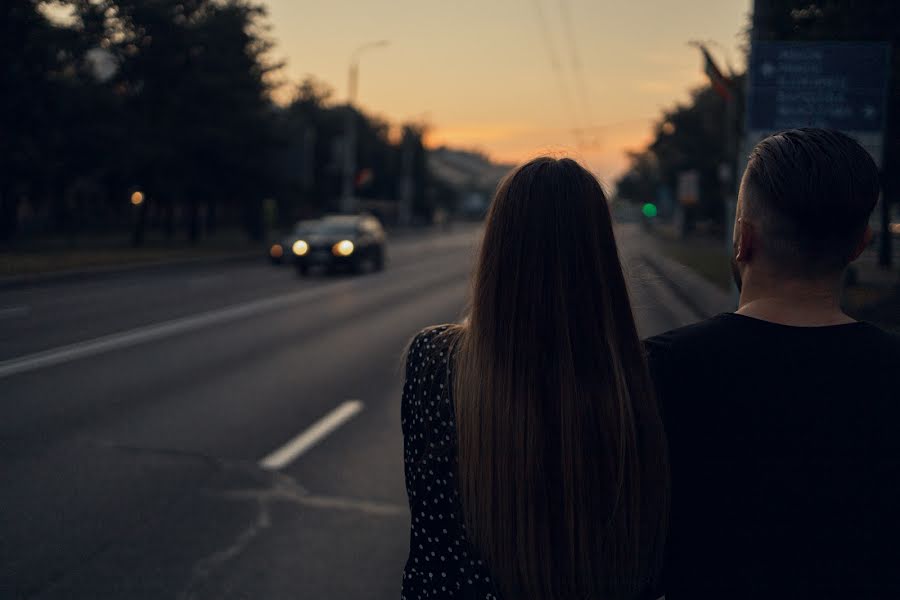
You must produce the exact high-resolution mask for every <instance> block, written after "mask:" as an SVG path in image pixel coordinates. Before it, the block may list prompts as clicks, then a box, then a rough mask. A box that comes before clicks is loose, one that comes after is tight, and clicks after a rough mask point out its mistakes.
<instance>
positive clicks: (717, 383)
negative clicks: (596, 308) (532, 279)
mask: <svg viewBox="0 0 900 600" xmlns="http://www.w3.org/2000/svg"><path fill="white" fill-rule="evenodd" d="M645 343H646V348H647V350H648V357H649V361H650V370H651V374H652V376H653V379H654V381H655V384H656V387H657V393H658V394H659V398H660V404H661V408H662V412H663V419H664V422H665V425H666V434H667V436H668V440H669V450H670V461H671V472H672V505H671V520H670V523H671V525H670V534H669V541H668V544H667V552H666V554H667V559H666V568H665V586H666V598H667V600H680V599H681V598H687V599H690V600H696V599H699V598H737V597H741V598H776V597H791V598H848V599H849V598H854V599H855V598H900V338H898V337H897V336H894V335H891V334H888V333H885V332H884V331H881V330H880V329H878V328H877V327H874V326H872V325H870V324H867V323H852V324H847V325H836V326H830V327H789V326H785V325H778V324H775V323H769V322H767V321H762V320H759V319H754V318H750V317H745V316H741V315H736V314H722V315H719V316H717V317H714V318H712V319H709V320H707V321H704V322H702V323H698V324H696V325H692V326H689V327H684V328H682V329H678V330H675V331H672V332H669V333H665V334H662V335H659V336H656V337H653V338H650V339H648V340H647V341H646V342H645Z"/></svg>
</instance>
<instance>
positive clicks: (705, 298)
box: [640, 252, 736, 319]
mask: <svg viewBox="0 0 900 600" xmlns="http://www.w3.org/2000/svg"><path fill="white" fill-rule="evenodd" d="M640 256H641V259H642V260H643V261H644V262H645V263H646V264H647V266H649V267H650V269H651V270H652V271H654V272H655V273H656V274H657V275H658V276H659V278H660V279H661V280H662V281H663V282H664V283H665V284H666V285H667V286H668V287H669V289H670V290H671V291H672V293H673V294H675V296H677V297H678V299H679V300H681V301H682V302H683V303H684V304H685V306H687V307H688V308H689V309H690V310H691V311H692V312H694V313H695V314H696V315H697V317H698V318H700V319H707V318H709V317H712V316H714V315H717V314H719V313H723V312H730V311H733V310H734V309H735V305H736V302H735V299H734V298H733V297H732V295H731V294H729V293H727V292H724V291H722V290H720V289H719V288H717V287H716V286H715V285H713V284H712V283H709V282H708V281H706V280H705V279H703V277H702V276H700V275H698V274H697V273H695V272H694V271H692V270H691V269H690V268H689V267H686V266H684V265H682V264H680V263H678V262H676V261H674V260H672V259H670V258H668V257H665V256H662V255H653V254H651V253H648V252H641V253H640Z"/></svg>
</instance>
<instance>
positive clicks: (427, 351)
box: [407, 323, 459, 358]
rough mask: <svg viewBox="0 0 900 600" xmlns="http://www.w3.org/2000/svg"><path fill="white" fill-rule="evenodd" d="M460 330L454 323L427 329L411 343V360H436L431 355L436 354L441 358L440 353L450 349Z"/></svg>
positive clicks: (408, 354) (409, 353)
mask: <svg viewBox="0 0 900 600" xmlns="http://www.w3.org/2000/svg"><path fill="white" fill-rule="evenodd" d="M458 329H459V326H458V325H455V324H452V323H445V324H443V325H432V326H430V327H426V328H425V329H423V330H421V331H420V332H419V333H417V334H416V335H415V336H414V337H413V339H412V341H411V342H410V343H409V351H408V353H407V356H408V357H409V358H423V357H424V358H434V357H433V356H431V355H432V354H434V353H435V352H437V353H438V355H439V356H440V352H445V351H446V350H448V349H449V347H450V345H451V344H452V342H453V340H454V339H455V338H456V333H457V331H458ZM444 355H446V352H445V354H444Z"/></svg>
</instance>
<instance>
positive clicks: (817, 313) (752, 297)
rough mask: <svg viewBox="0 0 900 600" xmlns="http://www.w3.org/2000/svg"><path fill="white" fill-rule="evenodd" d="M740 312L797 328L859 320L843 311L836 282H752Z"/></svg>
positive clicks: (746, 286) (746, 288) (743, 295)
mask: <svg viewBox="0 0 900 600" xmlns="http://www.w3.org/2000/svg"><path fill="white" fill-rule="evenodd" d="M736 312H737V314H739V315H744V316H747V317H753V318H756V319H761V320H763V321H769V322H771V323H779V324H781V325H792V326H795V327H823V326H827V325H843V324H846V323H853V322H854V321H855V320H854V319H853V318H852V317H850V316H848V315H846V314H845V313H844V311H843V310H841V304H840V284H839V282H838V281H834V280H823V281H799V280H784V279H779V280H764V281H752V280H748V281H745V283H744V287H743V290H741V299H740V303H739V307H738V310H737V311H736Z"/></svg>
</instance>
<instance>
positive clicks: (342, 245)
mask: <svg viewBox="0 0 900 600" xmlns="http://www.w3.org/2000/svg"><path fill="white" fill-rule="evenodd" d="M331 252H332V253H333V254H334V255H335V256H350V255H351V254H353V242H351V241H350V240H341V241H340V242H338V243H337V244H335V245H334V246H332V247H331Z"/></svg>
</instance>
